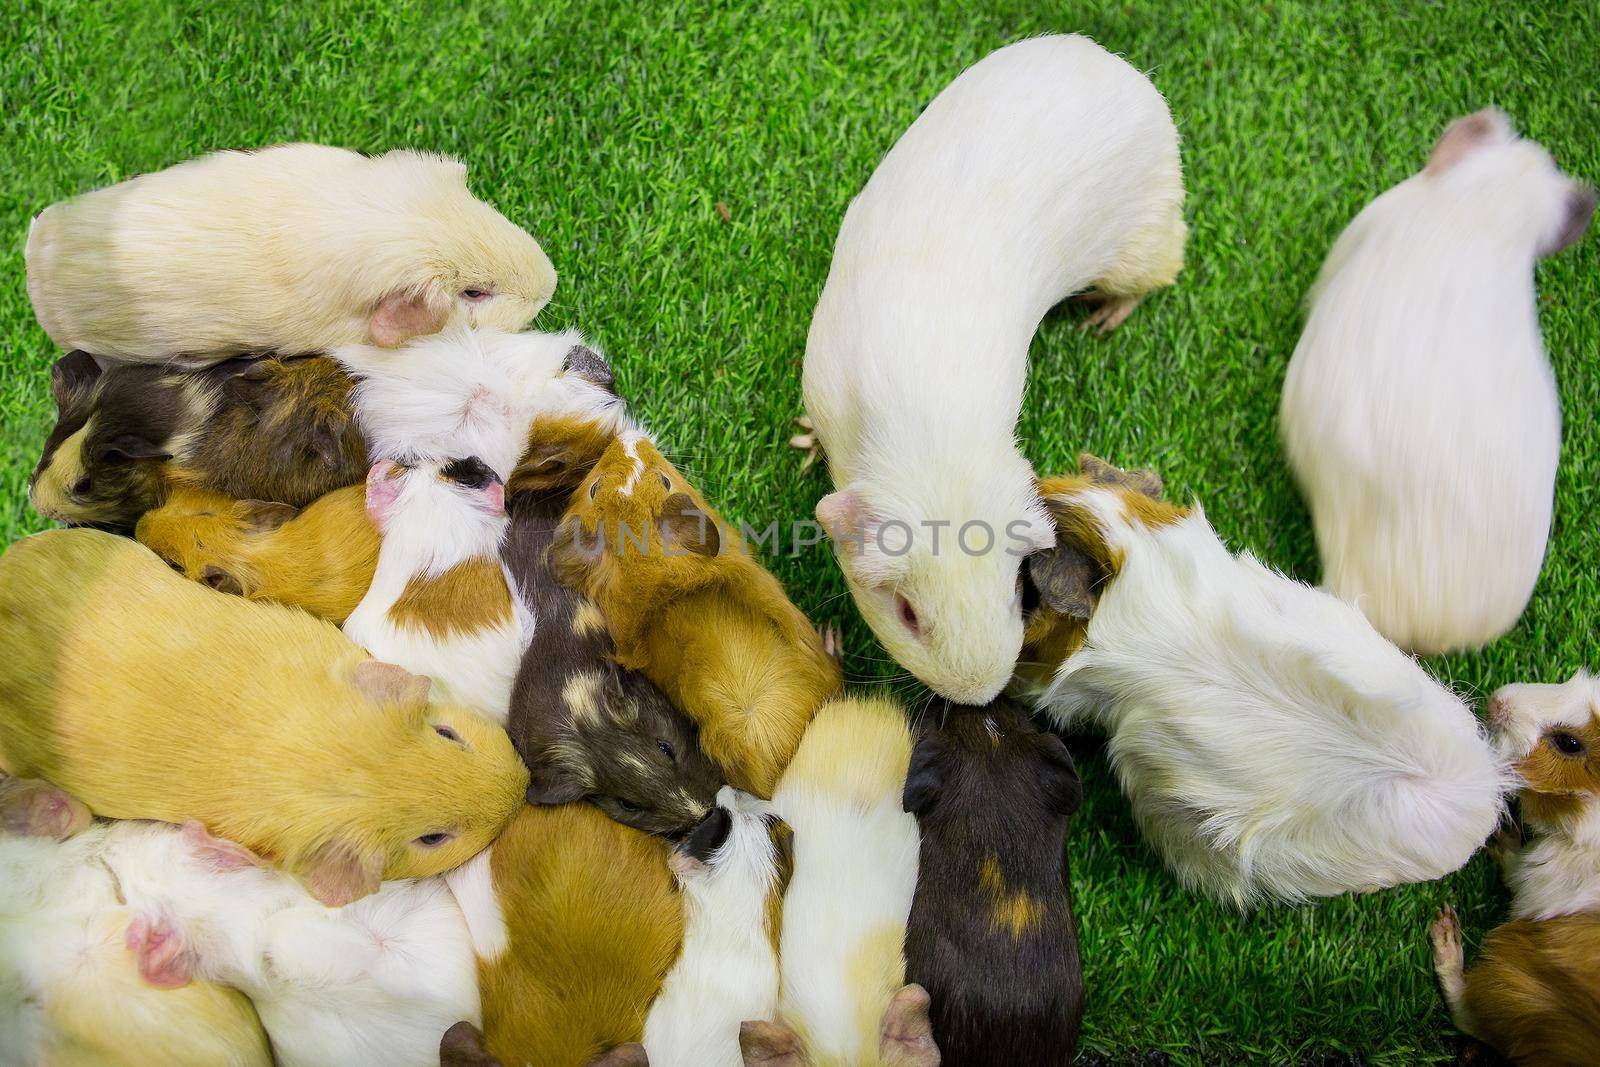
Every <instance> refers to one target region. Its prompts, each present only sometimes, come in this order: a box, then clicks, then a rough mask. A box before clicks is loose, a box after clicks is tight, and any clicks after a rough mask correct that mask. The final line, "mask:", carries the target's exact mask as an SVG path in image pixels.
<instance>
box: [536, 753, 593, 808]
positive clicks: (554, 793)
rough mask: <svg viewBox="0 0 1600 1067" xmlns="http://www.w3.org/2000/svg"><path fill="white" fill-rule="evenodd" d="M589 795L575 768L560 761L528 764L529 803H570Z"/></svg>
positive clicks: (585, 784)
mask: <svg viewBox="0 0 1600 1067" xmlns="http://www.w3.org/2000/svg"><path fill="white" fill-rule="evenodd" d="M588 795H589V787H588V785H587V783H585V782H584V780H583V778H582V776H580V775H579V774H578V773H577V771H576V770H574V769H573V768H572V767H568V766H566V765H565V764H560V763H542V762H540V763H530V764H529V765H528V793H527V801H528V803H529V804H533V805H540V804H571V803H573V802H574V801H578V800H582V799H583V798H584V797H586V796H588Z"/></svg>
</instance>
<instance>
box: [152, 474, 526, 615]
mask: <svg viewBox="0 0 1600 1067" xmlns="http://www.w3.org/2000/svg"><path fill="white" fill-rule="evenodd" d="M366 499H367V493H366V487H365V486H361V485H352V486H347V487H346V488H344V489H338V490H335V491H334V492H332V493H329V494H327V495H326V496H324V497H321V498H319V499H318V500H316V501H314V502H313V503H312V504H311V505H310V506H309V507H307V508H306V509H305V510H303V511H301V512H299V513H295V512H294V509H292V508H287V509H286V508H285V507H284V506H283V505H271V504H265V503H263V502H262V501H259V500H231V499H229V498H228V497H224V496H219V495H217V494H215V493H209V492H206V491H205V490H196V489H178V490H174V491H173V493H172V494H171V495H170V496H169V497H168V498H167V502H166V503H165V504H163V505H162V506H161V507H159V508H157V509H155V510H154V511H150V512H146V513H145V516H144V518H142V519H140V520H139V525H138V526H137V527H136V529H135V536H136V537H137V538H138V539H139V541H140V542H141V543H143V544H144V545H145V546H147V547H148V548H150V549H151V550H152V551H154V552H155V553H156V554H157V555H158V556H160V557H161V558H162V559H164V560H166V561H167V563H168V565H170V566H171V567H172V569H173V570H176V571H177V572H178V573H179V574H182V575H184V576H185V577H187V578H190V579H192V580H194V581H197V582H203V583H204V584H206V585H209V586H211V587H212V588H213V589H217V590H220V591H221V592H225V593H234V594H235V595H238V596H243V597H245V598H246V599H248V600H270V601H274V602H276V603H279V604H287V605H290V606H291V607H297V608H300V609H301V610H303V611H308V612H310V613H311V614H313V615H315V616H317V617H318V618H322V619H327V620H328V621H329V622H331V623H334V624H338V623H342V622H344V620H345V618H346V617H347V616H348V615H349V614H350V613H351V612H352V611H354V610H355V608H356V605H357V604H359V603H361V598H362V597H364V596H366V595H367V587H368V586H369V585H371V584H372V574H373V571H374V570H376V569H377V566H378V545H379V538H378V531H377V528H376V527H375V526H373V524H372V520H371V519H370V518H369V517H368V515H367V507H366ZM502 584H503V583H502Z"/></svg>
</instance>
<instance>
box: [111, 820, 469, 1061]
mask: <svg viewBox="0 0 1600 1067" xmlns="http://www.w3.org/2000/svg"><path fill="white" fill-rule="evenodd" d="M105 862H106V864H107V866H109V867H110V868H111V870H112V871H114V872H115V873H116V876H117V882H118V887H119V890H120V892H121V893H122V894H123V896H124V898H125V899H126V900H127V903H128V907H129V909H130V910H131V912H132V918H131V920H130V922H129V924H128V929H127V935H126V940H127V944H128V947H129V948H130V949H131V950H132V951H133V954H134V957H135V959H136V960H137V961H138V966H139V968H140V972H141V973H142V974H143V975H144V976H145V979H146V981H148V982H151V983H152V984H155V985H158V986H163V987H181V986H182V985H183V984H184V983H185V982H187V981H188V980H189V979H191V978H202V979H205V980H207V981H210V982H217V983H221V984H224V985H228V986H232V987H234V988H235V989H238V990H241V991H243V992H244V993H246V994H248V995H249V997H250V1000H251V1001H252V1002H253V1003H254V1004H255V1007H256V1011H257V1012H258V1013H259V1014H260V1016H261V1023H262V1025H263V1026H265V1027H266V1031H267V1034H268V1035H269V1036H270V1037H271V1039H272V1049H273V1053H274V1055H275V1057H276V1062H277V1063H278V1064H279V1065H280V1067H326V1065H327V1064H334V1063H349V1064H380V1063H381V1064H384V1065H385V1067H431V1065H433V1064H437V1063H438V1062H439V1041H440V1039H441V1038H442V1037H443V1035H444V1033H445V1031H446V1030H448V1029H449V1028H450V1027H451V1026H452V1025H454V1024H455V1023H457V1022H459V1021H462V1020H466V1021H468V1022H471V1023H473V1024H477V1023H478V1022H479V1020H480V1018H481V1016H480V1011H479V1006H478V970H477V960H476V958H475V957H474V955H473V951H472V943H471V939H470V936H469V934H468V932H467V925H466V920H465V919H463V918H462V915H461V909H460V907H459V906H458V905H457V904H456V901H455V897H454V896H452V895H451V893H450V890H449V888H448V887H447V886H446V885H445V882H444V879H443V878H424V879H417V880H408V881H395V882H385V883H384V884H383V886H382V888H381V889H379V890H378V892H377V893H374V894H372V895H371V896H368V897H364V898H362V899H361V900H359V901H357V902H356V903H354V904H348V905H346V906H344V907H342V908H327V907H324V906H323V905H321V904H319V903H317V901H316V900H314V899H313V898H312V897H311V895H310V894H309V893H307V892H306V891H305V890H304V889H302V888H301V887H300V885H299V884H298V883H297V882H295V881H294V880H293V879H292V878H290V877H288V876H287V875H284V874H282V873H280V872H279V871H276V870H274V869H272V868H270V867H266V866H262V865H260V860H259V859H258V858H257V857H255V856H254V855H253V854H252V853H251V852H249V851H248V850H247V849H245V848H243V847H241V846H239V845H236V844H234V843H233V842H231V841H224V840H222V839H220V838H216V837H212V836H211V835H210V834H208V833H206V832H205V830H204V829H202V828H201V826H200V825H199V824H198V823H190V824H188V825H187V826H185V827H184V828H183V829H182V830H179V829H178V828H177V827H174V826H170V825H167V824H164V823H116V824H114V825H113V827H112V830H111V832H110V835H109V838H108V841H107V844H106V849H105Z"/></svg>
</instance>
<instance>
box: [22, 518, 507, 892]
mask: <svg viewBox="0 0 1600 1067" xmlns="http://www.w3.org/2000/svg"><path fill="white" fill-rule="evenodd" d="M0 648H4V649H5V655H4V656H3V657H0V770H4V771H5V772H6V773H9V774H14V775H18V776H22V777H31V778H44V779H46V780H48V781H50V782H52V783H54V784H55V785H57V786H60V787H61V788H62V789H65V790H67V791H68V792H70V793H72V794H73V795H75V796H77V797H79V798H80V799H81V800H83V801H84V803H86V804H87V805H88V806H89V808H90V810H92V811H94V812H95V813H96V814H98V815H103V816H107V817H110V818H113V819H160V820H162V821H165V822H178V823H181V822H184V821H186V820H189V819H195V820H198V821H199V822H201V823H203V824H204V825H205V826H206V828H207V829H209V830H210V831H211V832H212V833H214V834H216V835H218V836H221V837H227V838H229V839H231V840H234V841H237V842H239V843H240V844H242V845H245V846H246V847H247V848H250V849H253V850H254V851H256V852H257V853H259V854H261V855H262V856H264V857H267V858H268V859H269V860H270V861H271V862H272V863H273V864H274V865H275V866H278V867H281V868H283V869H284V870H286V871H288V872H290V873H291V874H294V875H295V876H297V877H298V878H299V879H300V880H301V881H302V882H304V883H305V885H306V887H307V888H308V889H309V890H310V891H311V893H312V894H313V895H315V896H316V897H317V899H318V900H320V901H322V902H323V903H324V904H328V905H330V906H332V905H338V904H345V903H348V902H350V901H352V900H355V899H358V898H359V897H362V896H365V895H367V894H368V893H371V892H374V891H375V890H376V889H377V888H378V883H379V880H380V879H382V878H419V877H422V876H425V875H430V874H438V873H440V872H442V871H446V870H449V869H450V868H452V867H455V866H457V865H458V864H460V863H462V862H463V861H465V860H466V859H468V858H469V857H471V856H472V855H473V854H474V853H477V852H479V851H480V850H482V849H483V847H484V846H485V845H487V844H488V843H489V842H490V841H492V840H493V839H494V837H495V835H496V834H498V833H499V832H500V829H501V828H502V827H503V826H504V825H505V824H506V822H507V821H508V820H509V819H510V818H511V816H512V815H513V814H514V813H515V812H516V810H517V808H518V807H519V806H520V805H521V803H522V795H523V792H524V790H526V789H527V785H528V772H527V770H526V768H524V767H523V765H522V761H521V760H520V759H519V758H518V757H517V754H516V751H515V749H513V748H512V747H511V741H510V739H509V738H507V737H506V735H505V732H504V731H502V730H501V729H499V728H498V727H496V726H494V725H493V724H491V723H488V722H486V721H485V720H483V719H481V718H479V717H478V716H476V715H473V714H472V713H470V712H467V711H465V710H463V709H460V708H456V707H450V706H447V705H440V704H429V703H427V683H426V681H425V680H423V679H420V678H417V677H415V676H413V675H410V674H408V673H406V672H405V671H403V670H401V669H400V668H398V667H395V666H394V665H392V664H385V663H379V662H377V661H375V660H372V659H370V658H368V657H367V655H366V654H365V653H364V652H362V651H361V650H360V649H358V648H356V647H355V646H354V645H353V644H351V643H350V642H349V641H348V640H347V639H346V638H345V637H344V635H343V634H341V633H339V631H338V630H336V629H334V628H333V627H332V626H330V625H329V624H328V623H325V622H322V621H321V620H318V619H313V618H312V617H310V616H309V615H306V614H304V613H303V612H299V611H296V610H293V609H290V608H285V607H280V606H278V605H276V604H262V603H257V604H252V603H249V602H248V601H245V600H241V599H239V598H237V597H230V596H227V595H225V594H222V593H218V592H216V591H214V590H211V589H207V588H205V587H204V586H202V585H200V584H198V583H195V582H189V581H185V580H184V579H183V578H181V577H179V576H178V575H176V574H174V573H173V572H172V571H171V570H170V569H169V568H168V567H167V565H166V564H164V563H162V562H161V560H160V559H158V558H157V557H156V556H155V555H154V554H153V553H151V552H150V551H149V550H148V549H146V548H144V547H142V546H141V545H138V544H136V543H134V542H132V541H127V540H124V539H121V538H118V537H113V536H112V535H110V534H106V533H101V532H99V531H96V530H55V531H50V532H48V533H42V534H37V535H35V536H33V537H29V538H25V539H24V540H22V541H19V542H18V543H17V544H15V545H13V546H12V547H11V548H10V550H9V551H7V552H6V553H5V555H4V556H3V557H0Z"/></svg>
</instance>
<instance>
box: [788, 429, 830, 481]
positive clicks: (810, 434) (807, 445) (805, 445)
mask: <svg viewBox="0 0 1600 1067" xmlns="http://www.w3.org/2000/svg"><path fill="white" fill-rule="evenodd" d="M793 421H794V424H795V425H796V426H798V427H800V428H801V429H802V430H804V431H805V433H799V434H795V435H794V436H793V437H791V438H789V447H790V448H798V449H800V450H801V451H802V452H804V453H805V454H806V458H805V460H804V461H802V462H801V464H800V473H801V474H804V473H805V472H806V471H808V470H810V469H811V466H812V464H814V463H816V462H817V460H819V459H821V458H822V445H821V443H820V442H818V441H817V428H816V427H815V426H814V425H812V423H811V416H809V415H796V416H795V417H794V420H793Z"/></svg>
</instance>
